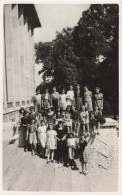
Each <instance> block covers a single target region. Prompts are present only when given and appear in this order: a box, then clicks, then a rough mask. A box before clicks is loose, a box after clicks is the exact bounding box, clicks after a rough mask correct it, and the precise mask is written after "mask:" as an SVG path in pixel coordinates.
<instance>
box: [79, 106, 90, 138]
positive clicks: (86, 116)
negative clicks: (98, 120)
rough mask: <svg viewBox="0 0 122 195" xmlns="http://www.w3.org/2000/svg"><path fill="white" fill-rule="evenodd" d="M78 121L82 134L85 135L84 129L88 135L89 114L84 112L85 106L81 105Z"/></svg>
mask: <svg viewBox="0 0 122 195" xmlns="http://www.w3.org/2000/svg"><path fill="white" fill-rule="evenodd" d="M80 120H81V126H82V130H83V134H84V135H85V134H86V129H87V134H88V135H89V113H88V111H86V109H85V106H84V105H82V110H81V112H80Z"/></svg>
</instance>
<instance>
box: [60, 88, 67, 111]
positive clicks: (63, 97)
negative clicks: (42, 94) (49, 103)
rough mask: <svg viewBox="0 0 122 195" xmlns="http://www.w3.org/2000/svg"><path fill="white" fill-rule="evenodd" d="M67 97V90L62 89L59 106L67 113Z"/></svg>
mask: <svg viewBox="0 0 122 195" xmlns="http://www.w3.org/2000/svg"><path fill="white" fill-rule="evenodd" d="M66 99H67V95H66V94H65V90H64V89H62V93H61V94H60V95H59V105H60V107H61V110H63V111H65V110H66V107H67V102H66Z"/></svg>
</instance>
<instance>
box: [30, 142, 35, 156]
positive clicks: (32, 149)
mask: <svg viewBox="0 0 122 195" xmlns="http://www.w3.org/2000/svg"><path fill="white" fill-rule="evenodd" d="M30 146H31V152H32V155H34V148H33V144H30Z"/></svg>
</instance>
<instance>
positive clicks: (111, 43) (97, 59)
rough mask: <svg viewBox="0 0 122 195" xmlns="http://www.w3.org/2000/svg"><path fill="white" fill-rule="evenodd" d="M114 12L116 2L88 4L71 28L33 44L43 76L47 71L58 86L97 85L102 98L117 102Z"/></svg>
mask: <svg viewBox="0 0 122 195" xmlns="http://www.w3.org/2000/svg"><path fill="white" fill-rule="evenodd" d="M118 12H119V10H118V5H117V4H92V5H91V6H90V8H89V9H88V10H86V11H84V12H83V14H82V17H81V18H80V20H79V22H78V24H77V26H75V27H74V28H73V29H72V28H66V29H63V30H62V32H57V36H56V39H55V40H53V41H52V42H48V43H39V44H38V45H36V46H35V48H36V60H37V61H38V60H41V61H42V62H43V64H44V66H43V69H42V70H41V72H44V78H45V76H49V75H51V76H52V77H53V80H52V85H55V86H57V88H59V89H61V88H62V87H64V86H68V85H69V84H73V85H75V84H77V83H80V84H81V86H82V85H84V84H87V85H89V87H90V88H91V89H92V90H93V88H94V87H95V86H96V85H99V86H100V87H101V88H102V91H103V92H104V94H105V99H107V100H112V99H114V101H116V102H118V26H119V17H118ZM41 72H40V73H41Z"/></svg>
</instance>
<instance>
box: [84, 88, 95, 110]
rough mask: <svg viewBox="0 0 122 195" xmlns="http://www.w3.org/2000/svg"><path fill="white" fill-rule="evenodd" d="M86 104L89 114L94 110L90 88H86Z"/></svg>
mask: <svg viewBox="0 0 122 195" xmlns="http://www.w3.org/2000/svg"><path fill="white" fill-rule="evenodd" d="M84 103H85V108H86V110H88V112H91V111H92V110H93V108H92V92H91V91H89V90H88V86H84Z"/></svg>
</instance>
